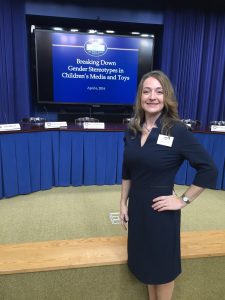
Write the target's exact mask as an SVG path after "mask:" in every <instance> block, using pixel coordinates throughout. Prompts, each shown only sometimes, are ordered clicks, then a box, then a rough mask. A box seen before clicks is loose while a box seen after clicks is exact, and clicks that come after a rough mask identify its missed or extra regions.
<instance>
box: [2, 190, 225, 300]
mask: <svg viewBox="0 0 225 300" xmlns="http://www.w3.org/2000/svg"><path fill="white" fill-rule="evenodd" d="M185 189H186V187H185V186H176V187H175V190H176V192H177V193H178V194H182V193H183V191H184V190H185ZM119 198H120V186H88V187H85V186H82V187H65V188H61V187H60V188H53V189H51V190H47V191H39V192H37V193H33V194H29V195H24V196H17V197H14V198H10V199H3V200H1V201H0V228H1V230H0V244H4V243H24V242H35V241H45V240H60V239H76V238H81V237H84V238H85V237H91V236H113V235H116V236H118V235H125V234H126V231H124V229H123V228H122V227H121V226H120V225H113V224H111V221H110V219H109V213H110V212H118V211H119ZM224 215H225V191H214V190H206V191H205V192H204V193H203V194H202V195H201V196H200V197H199V198H198V199H197V200H196V201H195V202H193V203H192V204H191V205H190V206H188V207H186V208H185V209H183V210H182V231H201V230H219V229H225V218H224ZM182 266H183V273H182V275H181V276H179V278H178V279H177V281H176V286H175V290H174V297H173V300H190V299H191V300H225V296H224V295H225V288H224V282H225V273H224V272H225V268H224V266H225V257H212V258H203V259H189V260H184V261H183V262H182ZM120 299H123V300H141V299H143V300H144V299H145V300H147V299H148V297H147V289H146V286H145V285H143V284H141V283H140V282H138V281H137V280H136V279H135V278H134V277H133V275H132V274H131V273H130V272H129V271H128V269H127V266H126V265H117V266H104V267H92V268H82V269H69V270H58V271H51V272H36V273H24V274H11V275H1V276H0V300H120Z"/></svg>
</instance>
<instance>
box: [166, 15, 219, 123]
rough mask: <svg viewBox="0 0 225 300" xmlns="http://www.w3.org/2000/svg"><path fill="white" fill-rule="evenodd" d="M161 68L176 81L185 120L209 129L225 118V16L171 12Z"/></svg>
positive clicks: (168, 16)
mask: <svg viewBox="0 0 225 300" xmlns="http://www.w3.org/2000/svg"><path fill="white" fill-rule="evenodd" d="M161 69H162V70H163V71H164V72H165V73H166V74H167V75H168V76H169V77H170V79H171V80H172V82H173V84H174V86H175V90H176V94H177V98H178V102H179V113H180V116H181V118H185V119H187V118H191V119H194V120H199V121H200V122H201V125H202V128H206V127H207V126H208V124H209V122H210V121H212V120H224V119H225V15H224V14H220V13H219V12H217V13H203V12H193V11H183V12H181V11H174V12H172V11H167V12H166V13H165V19H164V37H163V51H162V65H161Z"/></svg>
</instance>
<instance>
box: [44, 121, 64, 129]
mask: <svg viewBox="0 0 225 300" xmlns="http://www.w3.org/2000/svg"><path fill="white" fill-rule="evenodd" d="M60 127H67V122H64V121H63V122H45V128H46V129H48V128H60Z"/></svg>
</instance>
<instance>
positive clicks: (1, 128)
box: [0, 123, 21, 131]
mask: <svg viewBox="0 0 225 300" xmlns="http://www.w3.org/2000/svg"><path fill="white" fill-rule="evenodd" d="M12 130H21V127H20V124H19V123H15V124H0V131H12Z"/></svg>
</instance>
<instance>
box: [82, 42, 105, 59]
mask: <svg viewBox="0 0 225 300" xmlns="http://www.w3.org/2000/svg"><path fill="white" fill-rule="evenodd" d="M84 50H85V52H86V53H87V54H89V55H92V56H102V55H104V54H105V53H106V51H107V45H106V43H105V42H104V41H103V40H102V39H91V40H88V41H87V42H86V43H85V44H84Z"/></svg>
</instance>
